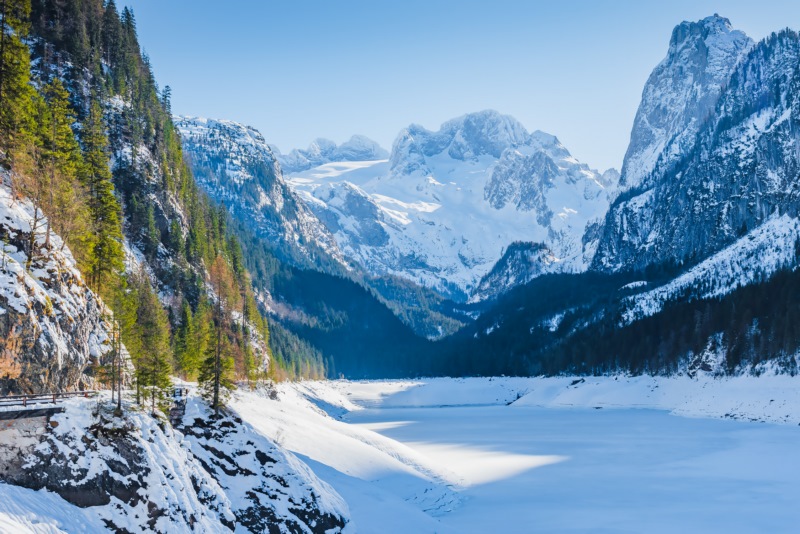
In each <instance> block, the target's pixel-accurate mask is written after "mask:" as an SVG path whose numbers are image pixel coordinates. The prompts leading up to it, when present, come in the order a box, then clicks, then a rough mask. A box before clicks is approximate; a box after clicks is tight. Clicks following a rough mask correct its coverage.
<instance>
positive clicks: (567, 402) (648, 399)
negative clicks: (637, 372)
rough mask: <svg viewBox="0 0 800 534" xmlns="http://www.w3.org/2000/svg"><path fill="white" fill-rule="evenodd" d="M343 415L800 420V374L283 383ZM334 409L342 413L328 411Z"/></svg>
mask: <svg viewBox="0 0 800 534" xmlns="http://www.w3.org/2000/svg"><path fill="white" fill-rule="evenodd" d="M282 387H283V388H289V389H291V390H293V392H297V393H301V394H302V395H305V396H306V397H307V398H308V399H309V400H310V401H311V402H315V403H317V404H318V405H320V406H337V408H338V410H340V411H341V413H344V412H346V411H348V410H351V409H363V408H431V407H448V406H489V405H510V406H512V407H519V406H540V407H546V408H570V407H572V408H597V407H599V408H637V409H652V410H663V411H667V412H670V413H672V414H674V415H681V416H685V417H712V418H733V419H743V420H748V421H763V422H770V423H788V424H800V376H790V375H785V374H774V373H765V374H764V375H762V376H758V377H756V376H751V375H742V376H732V377H712V376H710V375H705V374H700V375H698V376H697V377H696V378H690V377H688V376H675V377H665V376H649V375H643V376H598V377H550V378H542V377H533V378H524V377H493V378H427V379H422V380H398V381H390V380H387V381H369V382H349V381H331V382H305V383H302V384H292V385H285V386H282ZM293 394H296V393H293ZM328 411H329V412H330V413H332V414H333V415H336V414H338V413H340V412H337V411H336V410H328Z"/></svg>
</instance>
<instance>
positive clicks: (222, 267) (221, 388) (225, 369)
mask: <svg viewBox="0 0 800 534" xmlns="http://www.w3.org/2000/svg"><path fill="white" fill-rule="evenodd" d="M209 277H210V281H211V286H212V288H213V290H214V292H215V297H216V302H215V304H214V310H215V312H214V339H213V340H212V342H211V343H210V344H209V347H208V350H207V351H206V359H205V361H204V362H203V365H202V367H201V368H200V383H201V385H202V387H203V391H204V396H205V397H206V399H208V400H209V401H210V403H211V407H212V408H213V409H214V413H215V414H216V415H219V410H220V408H221V407H222V406H224V405H225V403H226V400H227V399H226V397H227V396H228V394H229V392H230V391H232V390H233V389H235V387H236V386H235V384H234V382H233V370H234V366H233V358H232V357H231V345H230V341H229V340H228V338H227V327H228V318H229V317H230V307H231V306H232V305H234V304H235V300H236V296H237V293H236V290H235V288H234V284H233V279H232V277H231V275H230V271H229V269H228V265H227V264H226V263H225V260H224V258H223V257H222V256H217V257H216V259H215V260H214V263H213V264H212V265H211V268H210V269H209Z"/></svg>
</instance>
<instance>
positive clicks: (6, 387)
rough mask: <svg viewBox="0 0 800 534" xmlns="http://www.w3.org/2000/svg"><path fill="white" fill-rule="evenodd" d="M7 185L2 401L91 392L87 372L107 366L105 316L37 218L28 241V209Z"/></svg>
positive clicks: (2, 188) (0, 276)
mask: <svg viewBox="0 0 800 534" xmlns="http://www.w3.org/2000/svg"><path fill="white" fill-rule="evenodd" d="M3 179H4V180H5V182H6V184H7V183H8V181H7V180H8V177H7V176H3ZM6 184H4V185H0V247H2V249H1V250H0V394H9V393H47V392H58V391H69V390H75V389H81V388H87V389H88V388H91V387H93V386H94V379H93V377H92V374H93V369H92V368H93V366H94V365H95V364H104V363H107V362H106V361H105V355H106V354H108V353H109V352H110V351H111V345H110V343H109V339H110V337H109V325H108V324H107V323H106V322H105V320H104V318H103V313H104V312H105V308H104V306H103V304H102V302H101V301H100V300H99V298H98V297H97V296H96V295H95V294H94V293H93V292H92V291H90V290H89V288H88V287H87V286H86V284H85V283H84V282H83V279H82V277H81V274H80V272H78V269H77V268H76V265H75V260H74V259H73V258H72V254H71V253H70V251H69V249H68V248H67V247H65V246H64V244H63V242H62V240H61V238H60V237H59V236H57V235H56V234H54V233H53V234H51V236H50V246H49V247H48V246H46V236H45V227H46V222H43V221H42V220H41V212H39V215H38V218H37V219H38V221H37V224H36V227H35V230H36V231H35V235H34V236H33V241H31V225H32V224H33V223H34V209H33V206H32V205H31V203H30V202H29V201H27V200H25V199H17V198H15V197H14V196H13V195H12V193H11V190H10V189H9V187H8V185H6ZM31 245H33V246H32V249H31ZM29 260H30V263H29Z"/></svg>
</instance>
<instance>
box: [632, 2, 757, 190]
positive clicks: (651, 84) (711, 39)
mask: <svg viewBox="0 0 800 534" xmlns="http://www.w3.org/2000/svg"><path fill="white" fill-rule="evenodd" d="M752 46H753V40H752V39H750V38H749V37H748V36H747V35H745V33H744V32H742V31H739V30H734V29H733V28H732V26H731V23H730V21H729V20H728V19H726V18H724V17H720V16H719V15H713V16H711V17H706V18H704V19H702V20H700V21H697V22H686V21H684V22H681V23H680V24H678V25H677V26H676V27H675V29H674V30H673V31H672V37H671V38H670V43H669V50H668V52H667V56H666V57H665V58H664V60H663V61H662V62H661V63H659V65H658V66H657V67H656V68H655V69H653V72H652V73H651V74H650V77H649V78H648V80H647V83H646V84H645V87H644V90H643V91H642V101H641V104H640V105H639V110H638V112H637V114H636V119H635V120H634V125H633V130H632V131H631V142H630V145H629V146H628V151H627V153H626V154H625V161H624V162H623V165H622V178H621V181H620V183H621V185H622V188H623V189H631V188H634V187H638V186H639V185H641V184H642V182H643V181H645V180H647V177H648V175H649V174H650V173H651V172H653V170H654V169H655V167H656V165H657V164H659V165H667V164H668V163H669V162H670V161H671V158H674V154H679V153H683V152H685V151H688V150H690V149H691V146H692V143H693V140H694V136H695V135H696V134H697V130H698V128H699V127H700V125H701V124H702V122H703V121H704V120H705V118H706V117H707V116H708V115H709V113H710V112H711V111H712V110H713V109H714V106H715V105H716V102H717V99H718V98H719V95H720V93H721V91H722V88H723V87H724V86H725V85H726V84H727V82H728V79H729V78H730V76H731V73H732V72H733V70H734V69H735V68H736V65H738V63H739V62H740V61H741V59H742V58H743V57H744V56H745V55H746V54H747V52H748V51H749V50H750V49H751V48H752ZM670 145H671V147H672V148H669V146H670ZM659 162H660V163H659Z"/></svg>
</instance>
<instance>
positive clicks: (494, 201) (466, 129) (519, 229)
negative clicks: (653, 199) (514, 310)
mask: <svg viewBox="0 0 800 534" xmlns="http://www.w3.org/2000/svg"><path fill="white" fill-rule="evenodd" d="M616 176H617V175H616V174H615V173H613V172H611V173H608V172H607V173H606V174H603V175H601V174H600V173H598V172H597V171H594V170H591V169H589V168H588V167H587V166H586V165H584V164H580V163H578V162H577V161H576V160H575V159H574V158H573V157H572V156H571V155H570V154H569V152H568V151H567V150H566V148H564V146H563V145H561V143H560V142H559V141H558V139H557V138H556V137H555V136H552V135H549V134H546V133H544V132H539V131H537V132H533V133H532V134H529V133H528V132H527V131H526V130H525V128H524V127H523V126H522V125H521V124H520V123H518V122H517V121H516V120H514V119H513V118H512V117H508V116H503V115H500V114H498V113H496V112H491V111H486V112H480V113H474V114H469V115H465V116H463V117H459V118H457V119H453V120H451V121H448V122H447V123H445V124H443V125H442V126H441V128H440V130H439V131H437V132H431V131H428V130H426V129H424V128H422V127H421V126H415V125H412V126H410V127H408V128H406V129H405V130H403V131H402V132H401V133H400V135H399V136H398V139H397V141H395V144H394V147H393V149H392V154H391V157H390V158H389V160H388V161H387V160H383V159H381V160H372V161H340V162H329V163H325V164H323V165H319V166H317V167H311V168H308V169H305V170H303V171H298V172H292V173H289V174H288V175H287V180H288V182H289V184H290V185H291V186H292V187H293V188H294V190H295V191H296V192H297V193H298V194H299V195H300V197H301V198H302V199H303V200H304V201H305V202H306V203H307V205H308V206H309V207H310V208H311V209H312V210H313V211H314V212H315V213H316V214H317V216H318V217H319V219H320V220H321V221H323V222H324V223H325V224H326V226H327V227H328V229H329V230H330V231H331V233H332V234H333V235H334V237H335V239H336V242H337V244H338V246H339V248H340V249H341V250H342V251H343V252H344V254H345V255H346V256H347V257H348V258H350V259H353V260H355V261H358V262H359V263H360V264H361V265H362V266H363V267H364V268H365V269H366V270H367V271H368V272H369V273H371V274H373V275H383V274H392V275H397V276H401V277H404V278H406V279H410V280H412V281H415V282H417V283H420V284H422V285H425V286H427V287H431V288H434V289H436V290H438V291H440V292H442V293H445V294H450V295H451V296H455V297H456V298H463V297H464V295H465V294H467V293H469V292H470V291H471V290H472V289H473V288H474V287H475V286H476V285H477V283H478V281H479V280H480V279H481V277H483V276H484V275H485V274H486V273H487V272H489V271H490V269H491V268H492V267H493V266H494V264H495V263H496V262H497V261H498V260H499V259H500V257H501V256H502V253H503V250H504V249H505V248H506V247H507V246H508V245H509V244H510V243H512V242H514V241H526V242H527V241H534V242H543V243H546V244H548V245H549V246H551V247H552V249H553V254H554V255H555V257H557V259H558V260H559V261H557V262H551V263H550V264H548V265H549V267H551V268H552V269H557V270H572V271H574V270H583V269H585V268H586V266H587V265H588V262H589V261H590V260H591V255H592V252H593V251H587V250H584V248H583V245H582V237H583V234H584V231H585V228H586V226H587V224H588V223H589V222H593V221H597V220H600V219H601V218H602V217H603V215H604V214H605V212H606V210H607V208H608V203H609V200H610V198H611V196H612V195H613V186H614V185H615V184H614V183H610V182H609V181H608V180H615V179H616V178H615V177H616ZM536 199H540V200H536ZM454 286H455V291H454V289H453V288H454ZM459 293H460V294H459Z"/></svg>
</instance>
